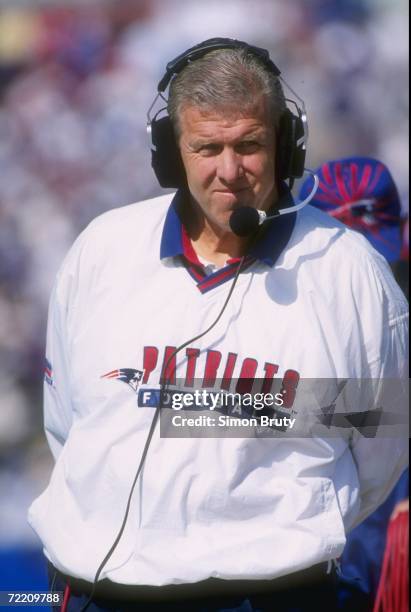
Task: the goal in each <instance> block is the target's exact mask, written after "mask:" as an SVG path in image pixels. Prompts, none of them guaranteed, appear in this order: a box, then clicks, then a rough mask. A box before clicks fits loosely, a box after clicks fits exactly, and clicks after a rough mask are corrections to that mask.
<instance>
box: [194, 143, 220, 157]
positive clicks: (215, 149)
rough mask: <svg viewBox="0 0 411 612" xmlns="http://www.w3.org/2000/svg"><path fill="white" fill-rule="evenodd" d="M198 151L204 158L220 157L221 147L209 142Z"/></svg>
mask: <svg viewBox="0 0 411 612" xmlns="http://www.w3.org/2000/svg"><path fill="white" fill-rule="evenodd" d="M198 151H199V153H200V155H203V156H204V157H211V156H212V155H218V153H219V152H220V151H221V147H220V145H218V144H216V143H213V142H209V143H206V144H203V145H201V147H199V149H198Z"/></svg>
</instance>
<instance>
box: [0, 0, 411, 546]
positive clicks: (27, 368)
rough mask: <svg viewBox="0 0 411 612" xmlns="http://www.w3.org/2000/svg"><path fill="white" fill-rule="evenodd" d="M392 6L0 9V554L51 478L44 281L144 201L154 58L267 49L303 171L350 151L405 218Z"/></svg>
mask: <svg viewBox="0 0 411 612" xmlns="http://www.w3.org/2000/svg"><path fill="white" fill-rule="evenodd" d="M407 7H408V4H407V2H406V1H405V0H385V1H384V0H311V1H310V2H306V1H305V0H287V1H284V0H225V1H223V2H222V1H221V0H207V2H204V1H203V0H121V2H119V1H116V0H112V1H109V0H99V1H98V2H93V1H92V0H91V1H88V2H87V1H86V0H84V1H83V2H74V1H72V2H69V1H66V2H62V1H60V2H51V1H48V2H46V1H44V2H40V1H38V2H33V1H32V2H30V1H29V0H26V1H25V2H24V1H16V0H14V1H12V0H10V1H9V2H6V1H4V0H3V1H2V2H0V169H1V178H0V361H1V370H0V390H1V396H0V397H1V406H0V490H1V491H2V492H3V491H5V492H7V495H2V499H1V502H0V548H1V547H2V546H6V545H7V546H8V545H10V543H15V542H17V543H24V544H30V543H32V544H33V545H34V544H35V541H34V536H32V535H31V532H30V530H29V528H28V527H26V526H25V513H26V509H27V506H28V504H29V503H30V501H31V500H32V499H33V497H35V495H37V494H38V493H39V490H41V489H42V488H43V486H44V485H45V481H46V478H47V477H48V476H49V472H50V468H51V459H50V455H49V454H48V451H47V449H46V446H45V442H44V436H43V433H42V423H41V418H42V414H41V383H42V372H43V367H44V340H45V325H46V318H47V302H48V297H49V293H50V289H51V286H52V283H53V279H54V275H55V273H56V271H57V269H58V267H59V265H60V264H61V261H62V258H63V257H64V255H65V253H66V251H67V249H68V248H69V246H70V244H71V243H72V242H73V240H74V238H75V237H76V236H77V235H78V233H79V232H80V231H81V230H82V229H83V228H84V227H85V226H86V224H87V223H88V222H89V221H90V220H91V219H92V218H93V217H95V216H96V215H98V214H100V213H102V212H104V211H106V210H108V209H110V208H114V207H117V206H122V205H124V204H127V203H131V202H133V201H137V200H141V199H144V198H148V197H152V196H154V195H158V194H159V187H158V185H157V184H156V180H155V177H154V174H153V172H152V170H151V167H150V156H149V142H148V137H147V134H146V112H147V109H148V107H149V106H150V104H151V102H152V100H153V98H154V95H155V91H156V85H157V82H158V81H159V79H160V78H161V76H162V74H163V72H164V68H165V65H166V63H167V61H169V60H170V59H171V58H173V57H174V56H175V55H177V54H178V53H180V52H182V51H183V50H185V49H186V48H187V47H189V46H191V45H192V44H195V43H197V42H200V41H201V40H204V39H206V38H209V37H212V36H232V37H236V38H240V39H243V40H247V41H248V42H251V43H253V44H256V45H259V46H262V47H265V48H267V49H268V50H269V51H270V54H271V57H272V58H273V59H274V61H275V63H276V64H277V65H278V66H279V67H280V69H281V70H282V72H283V76H284V77H285V79H286V81H287V82H288V83H289V84H290V85H291V86H292V87H293V89H295V91H296V92H297V93H298V95H299V96H300V97H302V98H303V99H304V101H305V104H306V107H307V111H308V119H309V127H310V142H309V152H308V165H309V166H311V167H317V166H319V165H320V164H322V163H323V162H324V161H325V160H327V159H330V158H337V157H343V156H349V155H369V156H372V157H376V158H379V159H381V160H383V162H384V163H386V164H387V165H388V167H389V168H390V169H391V171H392V174H393V176H394V179H395V181H396V183H397V185H398V188H399V191H400V196H401V201H402V207H403V212H404V215H406V214H407V211H408V142H407V120H408V119H407V117H408V86H407V79H408V39H407V37H408V32H407V22H408V19H407V10H408V8H407ZM137 238H138V237H136V239H137ZM119 239H121V236H119ZM16 475H18V478H16Z"/></svg>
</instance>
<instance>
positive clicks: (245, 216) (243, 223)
mask: <svg viewBox="0 0 411 612" xmlns="http://www.w3.org/2000/svg"><path fill="white" fill-rule="evenodd" d="M304 172H305V173H307V174H311V176H312V177H313V179H314V185H313V188H312V189H311V191H310V193H309V194H308V196H307V197H306V198H305V199H304V200H302V201H301V202H299V203H298V204H296V205H295V206H289V207H288V208H281V209H280V210H277V211H276V212H275V213H274V214H273V215H270V216H267V213H266V212H265V211H264V210H257V209H256V208H252V207H251V206H242V207H241V208H238V209H237V210H235V211H234V212H233V213H232V215H231V217H230V221H229V223H230V228H231V231H232V232H233V233H234V234H236V236H240V237H241V238H245V237H246V236H251V234H254V232H256V231H257V230H258V228H259V226H260V225H262V224H263V223H265V222H266V221H271V219H276V218H277V217H280V216H281V215H288V214H290V213H293V212H297V210H301V209H302V208H304V206H307V204H308V203H309V202H311V200H312V199H313V197H314V196H315V194H316V192H317V189H318V184H319V180H318V176H317V175H316V174H314V172H313V171H312V170H308V168H304Z"/></svg>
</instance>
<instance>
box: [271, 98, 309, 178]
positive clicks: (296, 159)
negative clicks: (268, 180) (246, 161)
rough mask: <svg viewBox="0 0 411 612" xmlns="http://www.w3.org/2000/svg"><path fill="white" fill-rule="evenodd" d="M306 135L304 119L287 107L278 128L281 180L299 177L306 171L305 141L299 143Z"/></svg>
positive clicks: (279, 172)
mask: <svg viewBox="0 0 411 612" xmlns="http://www.w3.org/2000/svg"><path fill="white" fill-rule="evenodd" d="M302 136H304V125H303V122H302V119H301V118H300V117H298V116H297V115H294V114H293V113H292V112H291V111H290V109H288V108H287V109H286V110H285V111H284V113H283V114H282V116H281V119H280V125H279V130H278V139H277V142H278V147H277V173H278V177H279V178H280V179H281V180H283V181H284V180H287V179H294V178H299V177H300V176H302V175H303V172H304V162H305V149H304V148H303V146H304V143H303V142H301V144H298V141H299V139H300V138H302Z"/></svg>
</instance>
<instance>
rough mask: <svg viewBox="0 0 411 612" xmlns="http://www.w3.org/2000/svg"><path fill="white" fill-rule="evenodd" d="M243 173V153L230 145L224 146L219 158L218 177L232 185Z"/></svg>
mask: <svg viewBox="0 0 411 612" xmlns="http://www.w3.org/2000/svg"><path fill="white" fill-rule="evenodd" d="M243 174H244V169H243V166H242V158H241V155H238V154H237V153H236V152H235V151H234V150H233V149H231V148H229V147H227V148H224V149H223V150H222V151H221V153H220V155H219V156H218V159H217V177H218V178H219V179H220V181H221V182H222V183H224V184H227V185H231V184H233V183H235V182H236V181H238V179H239V178H241V176H243Z"/></svg>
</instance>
